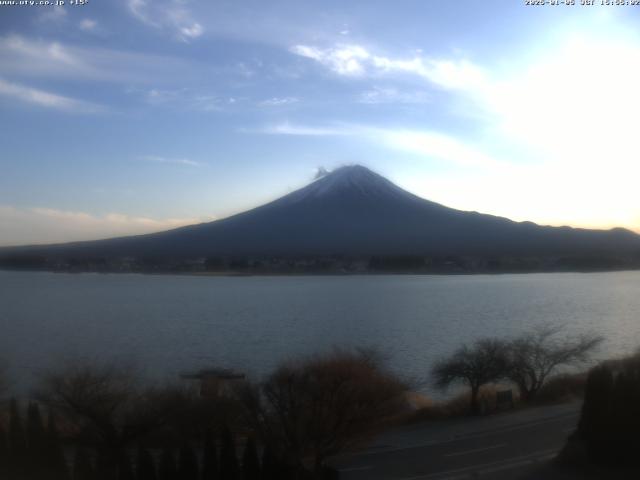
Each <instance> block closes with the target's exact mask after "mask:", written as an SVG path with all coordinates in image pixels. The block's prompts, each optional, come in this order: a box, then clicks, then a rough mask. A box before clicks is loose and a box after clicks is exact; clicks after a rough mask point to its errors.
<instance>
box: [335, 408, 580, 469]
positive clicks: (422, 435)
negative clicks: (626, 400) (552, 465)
mask: <svg viewBox="0 0 640 480" xmlns="http://www.w3.org/2000/svg"><path fill="white" fill-rule="evenodd" d="M579 408H580V405H579V404H570V405H563V406H555V407H546V408H542V407H541V408H536V409H529V410H526V411H522V412H514V413H508V414H501V415H496V416H492V417H485V418H482V419H468V420H462V421H460V420H458V421H454V422H439V423H435V424H434V422H431V423H425V424H422V425H418V426H412V427H407V428H404V429H397V430H396V431H394V432H389V433H387V434H386V435H384V436H382V437H380V438H379V439H377V441H376V442H375V443H374V444H373V445H372V446H371V447H369V448H368V449H367V450H364V451H362V452H360V453H357V454H354V455H351V456H347V457H343V458H341V459H336V460H335V462H334V465H335V466H336V467H337V468H338V469H339V470H340V472H341V475H340V478H341V480H378V479H385V480H422V479H424V480H442V479H454V478H460V479H463V478H498V477H499V478H516V477H517V476H520V475H521V474H523V473H524V474H526V472H527V471H530V470H532V469H534V468H537V467H539V466H540V465H542V464H544V463H545V462H546V461H548V460H549V459H551V458H553V457H554V456H555V455H556V454H557V452H558V451H559V450H560V448H561V447H562V446H563V445H564V443H565V441H566V438H567V436H568V435H569V434H570V433H571V432H572V431H573V430H574V428H575V426H576V422H577V420H578V415H579Z"/></svg>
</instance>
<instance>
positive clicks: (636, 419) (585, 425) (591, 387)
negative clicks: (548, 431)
mask: <svg viewBox="0 0 640 480" xmlns="http://www.w3.org/2000/svg"><path fill="white" fill-rule="evenodd" d="M638 431H640V352H639V353H637V354H635V355H633V356H630V357H628V358H625V359H622V360H612V361H607V362H604V363H602V364H600V365H598V366H596V367H594V368H593V369H591V370H590V372H589V374H588V377H587V385H586V390H585V396H584V404H583V407H582V413H581V416H580V421H579V423H578V428H577V430H576V432H575V433H574V434H573V435H572V436H571V437H570V439H569V441H568V443H567V446H566V448H565V450H564V451H563V454H562V457H561V458H562V459H563V460H565V461H566V462H567V463H569V464H574V465H579V466H583V467H584V466H586V465H595V466H599V467H609V468H610V467H615V468H617V469H629V468H633V469H635V472H636V475H635V476H634V477H633V478H638V477H637V475H638V469H639V468H640V441H638Z"/></svg>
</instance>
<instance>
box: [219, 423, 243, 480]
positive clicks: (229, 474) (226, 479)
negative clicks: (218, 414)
mask: <svg viewBox="0 0 640 480" xmlns="http://www.w3.org/2000/svg"><path fill="white" fill-rule="evenodd" d="M220 478H221V479H222V480H239V478H240V469H239V467H238V455H237V453H236V443H235V441H234V439H233V434H232V433H231V430H229V427H227V426H225V427H224V428H223V429H222V433H221V438H220Z"/></svg>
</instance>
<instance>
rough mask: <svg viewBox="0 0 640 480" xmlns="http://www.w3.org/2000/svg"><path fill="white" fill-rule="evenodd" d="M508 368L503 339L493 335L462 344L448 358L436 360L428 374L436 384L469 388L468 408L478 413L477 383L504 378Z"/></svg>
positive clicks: (478, 384) (479, 384)
mask: <svg viewBox="0 0 640 480" xmlns="http://www.w3.org/2000/svg"><path fill="white" fill-rule="evenodd" d="M506 368H507V348H506V345H505V342H503V341H501V340H498V339H495V338H485V339H480V340H477V341H475V342H474V343H473V344H472V345H470V346H469V345H463V346H462V347H460V348H459V349H458V350H457V351H456V352H455V353H454V354H453V355H451V356H450V357H449V358H445V359H443V360H441V361H439V362H437V363H436V364H435V365H434V367H433V368H432V370H431V376H432V378H433V379H434V381H435V384H436V386H437V387H438V388H441V389H446V388H448V387H449V386H450V385H451V384H453V383H463V384H465V385H467V386H468V387H469V388H470V389H471V402H470V405H469V406H470V411H471V413H472V414H473V415H477V414H479V413H480V404H479V398H478V395H479V393H480V387H482V386H483V385H485V384H487V383H490V382H494V381H496V380H499V379H500V378H503V377H504V376H505V374H506V371H507V370H506Z"/></svg>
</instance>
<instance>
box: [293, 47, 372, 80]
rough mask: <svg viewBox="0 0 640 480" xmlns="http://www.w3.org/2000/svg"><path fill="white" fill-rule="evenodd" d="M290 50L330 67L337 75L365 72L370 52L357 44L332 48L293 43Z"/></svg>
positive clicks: (361, 73) (358, 74) (353, 74)
mask: <svg viewBox="0 0 640 480" xmlns="http://www.w3.org/2000/svg"><path fill="white" fill-rule="evenodd" d="M291 52H292V53H295V54H296V55H300V56H301V57H306V58H310V59H312V60H315V61H316V62H319V63H321V64H322V65H324V66H325V67H328V68H330V69H331V70H333V71H334V72H335V73H337V74H339V75H346V76H360V75H363V74H364V73H365V72H366V64H367V63H368V62H369V61H370V59H371V54H370V53H369V52H368V51H367V50H366V49H365V48H364V47H361V46H359V45H340V46H338V47H334V48H324V49H323V48H318V47H314V46H309V45H294V46H293V47H291Z"/></svg>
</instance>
